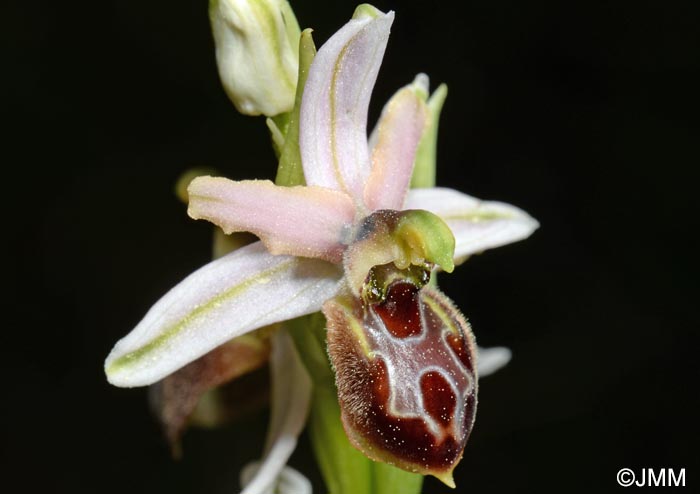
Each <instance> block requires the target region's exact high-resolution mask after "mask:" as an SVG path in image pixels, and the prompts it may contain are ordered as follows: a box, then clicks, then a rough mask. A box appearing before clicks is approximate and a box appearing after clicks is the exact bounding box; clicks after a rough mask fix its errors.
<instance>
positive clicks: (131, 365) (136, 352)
mask: <svg viewBox="0 0 700 494" xmlns="http://www.w3.org/2000/svg"><path fill="white" fill-rule="evenodd" d="M341 277H342V272H341V270H340V269H339V268H338V267H336V266H334V265H333V264H330V263H327V262H325V261H320V260H317V259H300V258H294V257H288V256H273V255H271V254H270V253H268V252H267V250H266V249H265V247H264V246H263V245H262V244H261V243H260V242H255V243H254V244H251V245H248V246H246V247H243V248H241V249H238V250H236V251H235V252H232V253H231V254H228V255H226V256H224V257H222V258H220V259H217V260H216V261H213V262H210V263H209V264H207V265H205V266H204V267H202V268H201V269H199V270H197V271H195V272H194V273H192V274H191V275H189V276H188V277H187V278H185V279H184V280H183V281H182V282H180V283H179V284H178V285H177V286H175V287H174V288H173V289H172V290H170V291H169V292H168V293H166V294H165V295H164V296H163V298H161V299H160V300H159V301H158V302H156V304H155V305H154V306H153V307H152V308H151V310H149V311H148V313H147V314H146V316H145V317H144V318H143V320H142V321H141V322H140V323H139V324H138V325H137V326H136V328H134V330H133V331H132V332H131V333H129V334H128V335H127V336H126V337H124V338H123V339H121V340H120V341H118V342H117V344H116V345H115V346H114V349H113V350H112V352H111V353H110V354H109V356H108V357H107V361H106V362H105V372H106V374H107V379H108V380H109V382H110V383H112V384H114V385H115V386H122V387H133V386H145V385H148V384H152V383H154V382H156V381H158V380H160V379H162V378H164V377H165V376H167V375H169V374H171V373H172V372H174V371H176V370H177V369H179V368H180V367H182V366H184V365H186V364H188V363H190V362H192V361H194V360H195V359H197V358H199V357H201V356H202V355H204V354H205V353H207V352H209V351H211V350H213V349H214V348H216V347H218V346H219V345H221V344H222V343H224V342H226V341H229V340H230V339H232V338H235V337H236V336H239V335H242V334H245V333H247V332H249V331H251V330H253V329H256V328H259V327H261V326H266V325H268V324H272V323H275V322H279V321H284V320H287V319H292V318H294V317H298V316H301V315H304V314H310V313H312V312H316V311H318V310H320V309H321V305H322V304H323V302H324V301H326V300H328V299H329V298H331V297H333V296H335V294H336V293H337V292H338V290H339V289H340V286H341V283H340V280H341Z"/></svg>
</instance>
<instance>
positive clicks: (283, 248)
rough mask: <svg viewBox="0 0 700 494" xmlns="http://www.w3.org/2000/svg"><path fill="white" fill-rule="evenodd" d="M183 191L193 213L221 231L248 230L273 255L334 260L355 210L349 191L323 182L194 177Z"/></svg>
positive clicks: (339, 251) (192, 215)
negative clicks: (287, 183)
mask: <svg viewBox="0 0 700 494" xmlns="http://www.w3.org/2000/svg"><path fill="white" fill-rule="evenodd" d="M188 191H189V196H190V206H189V210H188V213H189V215H190V216H191V217H192V218H195V219H206V220H209V221H211V222H212V223H215V224H217V225H218V226H220V227H221V228H222V229H223V230H224V231H225V232H226V233H232V232H239V231H248V232H252V233H254V234H256V235H257V236H258V237H260V239H261V240H262V241H263V243H264V244H265V246H266V247H267V249H268V250H269V251H270V253H272V254H276V255H278V254H287V255H295V256H302V257H318V258H321V259H325V260H327V261H331V262H339V261H340V259H341V257H342V253H343V249H344V246H343V245H342V244H341V242H340V241H341V238H342V234H343V232H344V229H345V228H349V226H350V225H351V224H352V221H353V219H354V215H355V206H354V205H353V202H352V199H351V198H350V197H349V196H348V195H346V194H343V193H342V192H338V191H336V190H331V189H326V188H323V187H303V186H297V187H280V186H277V185H274V184H273V183H272V182H270V181H269V180H244V181H241V182H234V181H233V180H229V179H227V178H221V177H198V178H196V179H194V180H193V181H192V183H191V184H190V186H189V188H188Z"/></svg>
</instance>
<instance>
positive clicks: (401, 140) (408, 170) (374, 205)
mask: <svg viewBox="0 0 700 494" xmlns="http://www.w3.org/2000/svg"><path fill="white" fill-rule="evenodd" d="M427 123H428V108H427V106H426V104H425V101H424V100H423V97H422V96H421V95H420V94H419V91H418V88H417V87H416V85H414V84H411V85H409V86H406V87H404V88H402V89H400V90H399V91H398V92H397V93H396V94H395V95H394V96H393V97H392V98H391V99H390V100H389V102H388V103H387V104H386V106H385V107H384V109H383V110H382V115H381V117H380V118H379V123H378V124H377V129H376V130H375V132H374V133H373V134H374V137H373V141H374V146H373V149H372V171H371V172H370V175H369V178H368V180H367V184H366V186H365V204H366V205H367V207H368V208H369V209H370V210H371V211H374V210H377V209H401V206H402V205H403V203H404V199H405V198H406V192H407V191H408V185H409V183H410V181H411V175H412V174H413V163H414V160H415V157H416V149H417V148H418V143H419V142H420V139H421V137H422V136H423V131H424V129H425V127H426V125H427Z"/></svg>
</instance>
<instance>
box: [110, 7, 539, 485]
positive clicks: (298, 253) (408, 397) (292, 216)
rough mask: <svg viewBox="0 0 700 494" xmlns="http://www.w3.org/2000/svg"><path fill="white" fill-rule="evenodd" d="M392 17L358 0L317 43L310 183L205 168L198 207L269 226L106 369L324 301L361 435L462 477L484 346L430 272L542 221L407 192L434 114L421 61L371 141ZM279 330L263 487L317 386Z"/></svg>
mask: <svg viewBox="0 0 700 494" xmlns="http://www.w3.org/2000/svg"><path fill="white" fill-rule="evenodd" d="M393 18H394V15H393V13H392V12H390V13H388V14H383V13H381V12H379V11H377V10H376V9H374V8H373V7H369V6H361V7H360V8H358V10H357V11H356V15H355V16H354V17H353V19H352V20H351V21H350V22H348V23H347V24H346V25H345V26H344V27H343V28H342V29H341V30H340V31H338V32H337V33H336V34H335V35H334V36H333V37H332V38H331V39H329V40H328V42H326V44H324V45H323V47H322V48H321V49H320V50H319V52H318V54H317V55H316V57H315V59H314V61H313V64H312V65H311V68H310V70H309V75H308V79H307V81H306V84H305V86H304V92H303V102H302V106H301V114H300V121H299V149H300V153H301V160H302V164H303V175H304V181H305V185H297V186H290V187H285V186H279V185H275V184H273V183H272V182H269V181H264V180H252V181H239V182H234V181H231V180H228V179H225V178H218V177H199V178H197V179H195V180H193V181H192V183H191V184H190V187H189V194H190V206H189V214H190V215H191V216H192V217H193V218H202V219H207V220H209V221H212V222H213V223H215V224H217V225H218V226H220V227H221V228H222V229H223V230H224V231H225V232H227V233H232V232H239V231H247V232H252V233H254V234H255V235H257V236H258V237H259V238H260V241H259V242H255V243H253V244H251V245H248V246H245V247H243V248H241V249H238V250H236V251H234V252H232V253H231V254H228V255H227V256H225V257H222V258H220V259H218V260H215V261H213V262H211V263H210V264H208V265H206V266H204V267H203V268H201V269H200V270H198V271H196V272H195V273H193V274H192V275H190V276H189V277H187V278H186V279H185V280H183V281H182V282H181V283H180V284H179V285H177V286H176V287H175V288H173V289H172V290H171V291H170V292H168V293H167V294H166V295H165V296H164V297H163V298H162V299H161V300H159V301H158V302H157V303H156V304H155V305H154V306H153V307H152V309H151V310H150V311H149V312H148V313H147V314H146V316H145V317H144V319H143V320H142V321H141V322H140V323H139V324H138V325H137V326H136V328H135V329H134V330H133V331H132V332H131V333H130V334H129V335H127V336H126V337H125V338H124V339H122V340H120V341H119V342H118V343H117V345H116V346H115V348H114V350H113V351H112V353H111V354H110V355H109V357H108V358H107V361H106V363H105V369H106V372H107V375H108V379H109V381H110V382H111V383H113V384H115V385H118V386H126V387H128V386H143V385H148V384H152V383H154V382H156V381H158V380H160V379H162V378H164V377H166V376H168V375H169V374H171V373H172V372H174V371H176V370H177V369H179V368H181V367H182V366H184V365H186V364H188V363H189V362H192V361H194V360H195V359H197V358H199V357H201V356H203V355H205V354H207V353H208V352H210V351H212V350H214V349H215V348H217V347H219V346H220V345H222V344H224V343H226V342H227V341H230V340H231V339H232V338H235V337H238V336H241V335H243V334H246V333H248V332H250V331H253V330H255V329H257V328H260V327H263V326H267V325H270V324H274V323H278V322H281V321H286V320H289V319H293V318H296V317H298V316H302V315H305V314H310V313H313V312H317V311H319V310H323V312H324V314H325V315H326V318H327V320H328V344H329V354H330V357H331V361H332V364H333V366H334V369H335V371H336V382H337V386H338V390H339V401H340V405H341V411H342V418H343V423H344V426H345V430H346V432H347V434H348V437H349V439H350V440H351V442H352V443H353V444H354V445H355V446H356V447H358V448H359V449H360V450H361V451H362V452H363V453H365V454H366V455H367V456H369V457H370V458H372V459H376V460H379V461H383V462H387V463H391V464H394V465H397V466H399V467H400V468H404V469H406V470H409V471H413V472H419V473H422V474H431V475H435V476H436V477H438V478H440V479H441V480H443V481H444V482H445V483H447V484H448V485H453V482H452V475H451V472H452V470H453V468H454V466H455V465H456V464H457V462H458V461H459V460H460V458H461V456H462V451H463V449H464V445H465V443H466V440H467V437H468V435H469V432H470V430H471V426H472V423H473V419H474V413H475V410H476V391H477V353H476V346H475V343H474V339H473V336H472V333H471V329H470V327H469V325H468V324H467V322H466V320H465V319H464V318H463V317H462V316H461V314H460V313H459V311H458V310H457V309H456V308H455V307H454V304H452V302H450V301H449V300H448V299H447V298H446V297H445V296H444V295H443V294H442V293H441V292H439V290H437V289H436V288H434V287H431V286H430V285H429V280H430V277H431V274H432V272H433V271H434V270H435V269H436V268H437V267H441V268H442V269H443V270H444V271H448V272H451V271H452V270H453V268H454V265H455V263H456V262H459V261H461V260H463V259H465V258H466V257H467V256H469V255H471V254H474V253H478V252H481V251H483V250H485V249H488V248H491V247H496V246H499V245H503V244H506V243H509V242H513V241H516V240H520V239H522V238H525V237H527V236H528V235H529V234H530V233H531V232H532V231H533V230H534V229H535V228H536V227H537V222H536V221H535V220H533V219H532V218H531V217H530V216H528V215H527V214H526V213H524V212H523V211H521V210H519V209H517V208H515V207H513V206H510V205H507V204H503V203H496V202H484V201H479V200H476V199H474V198H471V197H469V196H466V195H464V194H462V193H460V192H457V191H455V190H452V189H443V188H430V189H412V190H409V184H410V182H411V177H412V174H413V171H414V162H415V159H416V150H417V148H418V146H419V143H420V141H421V139H422V138H423V136H424V135H425V133H426V132H427V129H428V128H429V126H430V125H431V118H433V117H434V116H433V115H432V114H431V111H430V108H429V106H428V104H427V103H426V99H427V95H428V87H427V78H426V77H424V76H419V77H417V78H416V80H415V81H414V82H413V83H412V84H409V85H408V86H406V87H404V88H402V89H401V90H399V91H398V92H397V93H396V94H395V95H394V96H393V97H392V98H391V100H390V101H389V102H388V103H387V105H386V106H385V108H384V110H383V112H382V114H381V117H380V120H379V122H378V124H377V127H376V129H375V131H374V132H373V133H372V136H371V138H370V139H369V140H368V138H367V129H366V122H367V112H368V106H369V100H370V96H371V91H372V88H373V86H374V83H375V80H376V77H377V73H378V71H379V67H380V64H381V61H382V57H383V54H384V50H385V47H386V43H387V40H388V36H389V31H390V27H391V24H392V22H393ZM272 343H273V350H272V353H271V358H272V361H273V378H275V380H273V411H272V422H273V427H272V428H271V431H270V439H269V441H268V447H267V448H266V451H267V456H266V460H265V462H263V464H262V466H261V468H260V471H259V474H258V476H257V477H256V478H255V479H254V480H253V482H252V484H251V485H255V486H256V487H255V488H251V489H252V490H250V492H262V491H258V490H257V489H258V488H260V489H264V488H265V487H266V485H269V482H268V481H269V479H270V478H274V476H275V474H276V473H277V472H279V471H280V469H281V468H282V467H283V466H284V464H285V462H286V460H287V458H288V456H289V454H291V451H292V449H293V448H294V444H295V440H296V436H297V435H298V434H299V431H300V430H301V427H302V426H303V423H304V420H305V418H306V410H307V408H308V400H309V389H310V386H311V384H310V383H309V380H308V376H305V371H304V369H303V366H302V365H301V363H300V362H299V360H298V356H296V355H295V350H294V348H293V347H292V345H291V343H290V341H289V337H288V336H287V335H286V333H285V332H284V331H280V332H278V333H277V334H276V335H275V336H273V338H272ZM502 355H503V353H502V352H499V351H496V353H495V357H494V358H495V359H496V360H497V359H498V358H500V357H501V356H502ZM282 362H284V364H283V363H282ZM487 363H488V362H487ZM285 366H286V367H285ZM275 368H277V369H287V372H285V371H284V370H280V371H278V372H275V371H274V369H275ZM275 388H276V389H275ZM256 482H257V484H256ZM266 482H268V484H266Z"/></svg>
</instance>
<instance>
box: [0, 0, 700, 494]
mask: <svg viewBox="0 0 700 494" xmlns="http://www.w3.org/2000/svg"><path fill="white" fill-rule="evenodd" d="M314 4H315V6H314ZM698 5H699V4H698V2H693V1H688V2H677V1H668V2H661V1H654V2H647V1H634V2H632V1H629V2H622V1H620V2H591V1H568V2H555V1H528V2H522V1H517V0H500V1H499V0H488V1H487V0H482V1H478V2H476V1H465V2H461V3H460V4H459V9H458V10H455V8H454V7H451V6H447V4H446V2H429V3H428V2H410V3H408V2H398V1H394V2H389V1H381V2H377V6H378V7H379V8H381V9H383V10H388V9H394V10H396V21H395V23H394V27H393V31H392V37H391V40H390V43H389V47H388V50H387V54H386V58H385V62H384V65H383V68H382V70H381V72H380V75H379V82H378V85H377V88H376V91H375V95H374V99H373V108H372V112H371V118H372V119H374V118H376V115H377V114H378V111H379V109H380V107H381V104H382V103H383V102H384V101H385V100H386V99H387V98H388V97H389V96H390V95H391V93H392V92H393V91H394V90H395V89H396V88H398V87H399V86H401V85H403V84H405V83H407V82H409V81H410V80H411V79H412V78H413V76H414V75H415V73H417V72H419V71H424V72H427V73H428V74H429V75H430V76H431V79H432V81H433V83H434V84H437V83H439V82H446V83H447V84H448V85H449V88H450V93H449V97H448V100H447V104H446V107H445V110H444V112H443V116H442V120H441V128H440V142H439V166H438V183H439V184H441V185H447V186H451V187H455V188H458V189H461V190H463V191H465V192H467V193H469V194H472V195H475V196H477V197H480V198H484V199H498V200H502V201H506V202H510V203H512V204H515V205H518V206H520V207H522V208H523V209H525V210H526V211H528V212H530V213H531V214H532V215H533V216H534V217H535V218H537V219H538V220H539V221H540V222H541V224H542V227H541V229H540V230H538V231H537V232H536V233H535V234H534V236H533V237H532V238H531V239H529V240H527V241H526V242H522V243H517V244H513V245H511V246H508V247H504V248H500V249H496V250H494V251H489V252H487V253H485V254H484V255H481V256H476V257H474V258H472V259H471V260H470V261H469V262H468V263H466V264H465V265H464V266H462V267H461V268H460V269H459V270H457V271H456V273H455V274H453V275H451V276H444V277H442V287H443V289H444V291H445V292H446V293H447V294H448V295H449V296H450V297H452V298H453V299H454V300H455V301H456V303H457V304H458V305H459V306H460V307H461V308H462V310H463V311H464V313H465V314H466V315H467V316H468V317H469V318H470V320H471V322H472V325H473V327H474V329H475V332H476V335H477V337H478V339H479V341H480V343H481V344H482V345H484V346H491V345H507V346H509V347H511V348H512V349H513V352H514V358H513V361H512V362H511V364H510V365H509V366H508V367H507V368H506V369H505V370H503V371H501V372H499V373H498V374H496V375H494V376H492V377H489V378H487V379H484V380H483V381H482V383H481V390H480V410H479V414H478V420H477V425H476V428H475V430H474V433H473V435H472V438H471V440H470V443H469V444H468V446H467V449H466V452H465V455H464V460H463V461H462V463H461V465H460V466H459V467H458V469H457V471H456V480H457V484H458V488H457V492H470V493H482V492H503V493H506V492H507V493H516V492H541V491H556V492H586V493H588V492H609V491H617V490H621V488H619V487H617V484H616V481H615V474H616V473H617V471H618V470H619V469H620V468H622V467H629V468H632V469H637V471H638V469H640V468H642V467H654V468H661V467H664V468H666V467H669V468H675V469H677V470H678V469H680V468H686V470H687V472H686V477H687V485H688V487H687V488H686V489H687V491H688V492H691V491H695V492H698V488H699V487H698V486H699V485H700V484H699V483H698V480H697V479H698V473H699V472H700V470H698V467H699V466H700V462H698V448H697V441H698V439H700V437H699V435H698V433H697V432H698V429H697V420H698V411H699V408H698V394H699V393H698V381H697V377H698V363H697V350H696V349H697V343H698V338H697V331H698V329H699V325H698V317H697V309H696V303H697V295H698V291H697V289H696V284H697V255H698V243H697V240H696V239H694V237H693V235H694V234H695V233H696V230H697V225H698V221H697V216H696V214H697V212H698V211H697V209H698V208H697V206H696V189H697V181H696V180H695V179H694V178H693V177H692V176H691V172H692V171H693V169H694V168H696V167H697V165H698V164H699V163H700V160H699V159H698V158H699V157H700V156H699V153H698V131H699V130H700V129H699V127H700V125H699V123H698V122H699V121H698V110H699V109H700V108H698V105H697V104H696V102H695V101H694V97H695V96H696V93H697V91H698V87H700V77H699V76H698V65H699V59H700V39H699V35H698V32H699V30H698V27H697V26H698V21H699V20H700V18H699V16H698V14H699V13H700V12H699V10H700V9H699V8H698ZM293 6H294V7H295V10H296V12H297V17H298V19H299V21H300V24H301V25H302V27H307V26H309V27H313V28H314V29H315V40H316V43H317V45H318V46H320V45H321V44H322V42H323V41H324V40H325V39H327V37H328V36H329V35H330V34H332V32H333V31H334V30H336V29H337V28H339V27H340V26H341V25H342V24H343V23H344V22H346V20H347V19H348V18H349V16H350V15H351V14H352V11H353V8H354V4H353V3H352V2H338V3H337V4H333V5H331V6H324V5H323V3H321V2H314V3H312V2H309V1H302V0H299V1H297V2H293ZM0 9H2V11H3V12H2V15H1V16H0V17H1V18H2V21H3V24H4V27H3V29H2V30H1V32H2V34H0V36H2V37H3V38H4V39H3V42H2V50H3V53H2V60H3V62H4V63H3V70H2V73H3V76H2V84H3V85H4V86H6V87H5V89H4V90H3V102H2V105H3V111H2V114H3V116H4V120H5V124H6V129H5V131H4V132H3V148H4V150H3V164H4V166H3V175H4V177H3V178H4V187H3V192H4V197H5V199H4V213H5V214H4V215H3V216H4V220H5V224H6V225H7V224H8V223H9V230H10V235H8V236H7V237H5V241H4V243H5V244H6V245H9V248H10V249H11V251H10V252H9V253H8V254H7V255H6V257H5V259H4V261H5V263H4V264H5V267H4V270H3V271H4V272H5V273H7V274H6V275H5V276H4V277H3V278H4V279H5V280H6V283H5V289H6V292H7V295H6V297H5V300H6V302H8V307H7V308H6V309H5V310H4V311H3V312H4V314H5V320H4V323H3V329H2V331H1V332H0V334H1V335H2V336H1V338H2V340H1V343H2V350H3V356H2V365H3V368H4V369H5V373H4V375H5V379H4V380H3V381H4V389H3V400H2V424H3V429H4V431H3V436H2V453H3V459H2V469H3V471H5V472H6V473H3V481H4V482H5V483H6V484H9V483H10V482H11V481H14V480H18V481H20V482H21V484H20V485H21V486H22V488H21V489H19V490H18V492H39V491H41V492H104V493H111V492H120V493H123V492H133V493H141V492H173V493H174V492H183V493H185V492H187V493H195V492H196V493H199V492H201V493H219V492H236V489H235V485H236V482H237V480H236V479H237V476H238V470H239V468H240V466H241V464H242V463H243V462H245V461H248V460H250V459H253V458H255V457H256V456H258V455H259V449H260V440H259V439H258V436H257V434H261V433H262V431H263V430H264V425H265V417H264V416H259V417H252V418H248V419H246V420H244V421H243V422H242V423H240V424H238V425H234V426H231V427H228V428H225V429H224V430H222V431H220V432H207V431H197V430H194V431H191V432H190V433H189V434H188V435H187V436H186V438H185V444H184V446H185V457H184V460H183V461H181V462H179V463H174V462H172V461H171V459H170V457H169V453H168V450H167V448H166V446H165V443H164V442H163V440H162V439H161V437H160V433H159V430H158V427H157V425H156V423H155V422H154V421H153V419H152V418H151V416H150V415H149V412H148V408H147V404H146V393H145V390H143V389H136V390H123V389H117V388H113V387H110V386H109V385H108V384H107V383H106V381H105V379H104V376H103V371H102V362H103V360H104V358H105V356H106V355H107V353H108V352H109V350H110V349H111V347H112V345H113V344H114V342H116V340H117V339H118V338H120V337H121V336H123V335H124V334H126V333H127V332H128V331H129V330H130V329H131V327H133V326H134V325H135V323H136V322H138V320H139V319H140V318H141V316H142V315H143V314H144V313H145V311H146V310H147V309H148V307H149V306H150V305H151V304H152V303H153V302H154V301H155V300H156V299H157V298H158V297H159V296H160V295H161V294H162V293H164V292H165V291H166V290H167V289H168V288H169V287H170V286H172V285H173V284H175V283H176V282H177V281H179V280H180V279H181V278H182V277H184V276H185V275H186V274H188V273H189V272H191V271H193V270H194V269H195V268H197V267H199V266H200V265H202V264H204V263H205V262H207V260H208V259H209V256H210V234H211V230H210V227H209V225H207V224H205V223H203V222H194V221H192V220H190V219H188V217H187V215H186V214H185V206H184V205H183V204H181V203H180V202H178V200H177V199H176V198H175V196H174V194H173V186H174V183H175V181H176V179H177V177H178V176H179V175H180V174H181V173H182V172H183V171H185V170H187V169H188V168H190V167H193V166H202V165H204V166H209V167H214V168H216V169H218V170H219V171H220V172H221V173H222V174H224V175H226V176H229V177H231V178H238V179H240V178H254V177H257V178H271V177H273V176H274V170H275V160H274V157H273V155H272V152H271V149H270V147H269V141H268V136H267V133H266V129H265V126H264V122H263V120H262V119H260V118H258V119H253V118H249V117H243V116H241V115H239V114H237V113H236V111H235V109H234V108H233V106H232V105H231V104H230V103H229V102H228V100H227V99H226V97H225V95H224V93H223V90H222V89H221V87H220V85H219V81H218V76H217V72H216V67H215V63H214V52H213V43H212V40H211V36H210V32H209V26H208V18H207V5H206V2H205V1H204V0H200V1H168V2H165V1H148V2H142V1H92V2H69V3H64V2H48V1H35V2H11V3H7V2H6V3H3V6H2V7H1V8H0ZM7 126H9V129H8V128H7ZM6 228H7V227H6ZM292 464H293V465H294V466H296V467H297V468H299V469H301V470H302V471H304V472H306V473H307V474H309V475H310V476H311V477H312V478H313V479H314V480H315V482H316V492H324V489H323V487H322V484H320V483H319V482H320V478H319V476H318V473H316V472H315V471H314V470H313V468H314V467H313V462H312V461H311V459H310V449H309V445H308V441H307V439H306V438H302V441H301V445H300V448H299V450H298V451H297V453H295V456H294V457H293V460H292ZM631 489H633V490H634V489H637V488H636V487H633V488H631ZM447 491H448V489H446V488H445V487H443V486H441V485H440V484H439V483H438V482H437V481H435V480H433V479H428V480H427V481H426V483H425V492H433V493H437V492H441V493H444V492H447Z"/></svg>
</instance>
